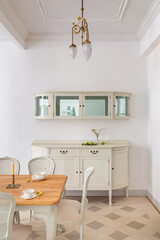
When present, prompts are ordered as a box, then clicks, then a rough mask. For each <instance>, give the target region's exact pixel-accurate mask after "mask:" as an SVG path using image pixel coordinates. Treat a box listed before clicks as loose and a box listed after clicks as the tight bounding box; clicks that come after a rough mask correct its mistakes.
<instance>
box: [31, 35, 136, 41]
mask: <svg viewBox="0 0 160 240" xmlns="http://www.w3.org/2000/svg"><path fill="white" fill-rule="evenodd" d="M90 37H91V40H92V41H138V38H137V35H136V34H123V35H120V34H119V35H115V34H99V33H98V34H97V33H92V34H91V36H90ZM38 40H44V41H45V40H46V41H49V40H51V41H71V36H70V35H69V34H59V33H58V34H55V33H30V34H29V36H28V39H27V41H38Z"/></svg>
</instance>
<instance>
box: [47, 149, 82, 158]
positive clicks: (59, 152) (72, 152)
mask: <svg viewBox="0 0 160 240" xmlns="http://www.w3.org/2000/svg"><path fill="white" fill-rule="evenodd" d="M79 154H80V153H79V149H70V148H58V149H57V148H56V149H55V148H50V150H49V155H50V156H57V157H61V156H68V157H69V156H79Z"/></svg>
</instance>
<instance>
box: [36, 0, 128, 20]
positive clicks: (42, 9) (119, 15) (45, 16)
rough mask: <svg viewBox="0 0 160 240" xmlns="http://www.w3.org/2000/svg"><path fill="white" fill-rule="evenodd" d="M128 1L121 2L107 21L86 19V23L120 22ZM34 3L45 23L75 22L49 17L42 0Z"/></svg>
mask: <svg viewBox="0 0 160 240" xmlns="http://www.w3.org/2000/svg"><path fill="white" fill-rule="evenodd" d="M129 1H130V0H121V3H120V6H119V9H118V11H117V13H116V14H115V15H114V16H113V17H112V18H109V19H89V18H87V21H88V22H117V21H121V20H122V18H123V16H124V13H125V11H126V9H127V5H128V2H129ZM36 2H37V5H38V7H39V9H40V13H41V15H42V17H43V20H44V21H45V22H63V21H65V22H70V21H71V22H74V21H75V19H60V18H59V19H58V18H56V19H55V18H54V17H53V16H50V15H49V14H48V11H47V8H46V5H45V2H44V0H36Z"/></svg>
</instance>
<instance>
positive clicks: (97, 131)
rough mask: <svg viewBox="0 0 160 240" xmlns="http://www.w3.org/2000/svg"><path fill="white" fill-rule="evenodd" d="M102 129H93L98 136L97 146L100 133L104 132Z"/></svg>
mask: <svg viewBox="0 0 160 240" xmlns="http://www.w3.org/2000/svg"><path fill="white" fill-rule="evenodd" d="M102 129H103V128H101V129H94V128H93V129H91V131H92V132H93V133H94V134H95V135H96V137H97V144H99V135H100V133H101V131H102Z"/></svg>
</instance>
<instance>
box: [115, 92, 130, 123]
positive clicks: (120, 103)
mask: <svg viewBox="0 0 160 240" xmlns="http://www.w3.org/2000/svg"><path fill="white" fill-rule="evenodd" d="M129 105H130V95H123V94H121V95H120V94H116V95H115V96H114V117H115V118H119V119H123V118H126V119H127V118H129V117H130V106H129Z"/></svg>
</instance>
